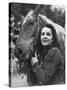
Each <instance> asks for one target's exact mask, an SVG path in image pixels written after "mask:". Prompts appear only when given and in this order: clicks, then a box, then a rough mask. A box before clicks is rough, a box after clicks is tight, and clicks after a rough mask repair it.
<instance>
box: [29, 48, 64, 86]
mask: <svg viewBox="0 0 67 90" xmlns="http://www.w3.org/2000/svg"><path fill="white" fill-rule="evenodd" d="M41 59H42V60H41V63H40V64H39V63H38V62H37V63H35V64H34V65H33V66H31V68H32V69H31V75H30V78H31V77H32V78H31V82H32V85H51V84H52V85H53V84H64V83H65V63H64V59H63V56H62V54H61V52H60V50H59V49H58V48H57V47H52V48H51V49H50V50H49V52H48V54H47V55H46V56H44V57H43V58H41Z"/></svg>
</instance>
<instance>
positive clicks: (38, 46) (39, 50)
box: [36, 24, 60, 54]
mask: <svg viewBox="0 0 67 90" xmlns="http://www.w3.org/2000/svg"><path fill="white" fill-rule="evenodd" d="M44 27H48V28H50V29H51V32H52V35H53V42H52V46H53V47H57V48H60V45H59V41H58V39H57V34H56V30H55V28H54V27H53V26H52V25H51V24H46V25H45V26H43V27H41V28H40V30H39V32H38V36H37V42H36V52H37V53H39V54H42V50H43V47H44V46H43V45H42V44H41V38H40V37H41V32H42V28H44ZM47 47H48V46H47Z"/></svg>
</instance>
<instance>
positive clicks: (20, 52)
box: [14, 48, 23, 58]
mask: <svg viewBox="0 0 67 90" xmlns="http://www.w3.org/2000/svg"><path fill="white" fill-rule="evenodd" d="M22 54H23V52H22V50H21V49H20V48H15V51H14V55H15V57H17V58H19V57H20V56H21V55H22Z"/></svg>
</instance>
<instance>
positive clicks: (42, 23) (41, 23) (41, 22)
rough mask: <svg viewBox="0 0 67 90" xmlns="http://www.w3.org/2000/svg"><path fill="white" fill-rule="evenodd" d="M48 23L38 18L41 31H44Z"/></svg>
mask: <svg viewBox="0 0 67 90" xmlns="http://www.w3.org/2000/svg"><path fill="white" fill-rule="evenodd" d="M46 23H47V22H45V21H44V20H43V19H42V18H41V17H39V16H38V27H39V30H40V29H42V28H43V27H45V25H46Z"/></svg>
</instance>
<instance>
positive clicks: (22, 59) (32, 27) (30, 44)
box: [14, 9, 65, 85]
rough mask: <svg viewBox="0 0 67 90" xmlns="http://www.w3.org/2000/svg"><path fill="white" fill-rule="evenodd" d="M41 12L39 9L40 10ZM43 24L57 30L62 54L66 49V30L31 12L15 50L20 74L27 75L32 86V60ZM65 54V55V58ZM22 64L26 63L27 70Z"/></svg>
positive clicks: (23, 24)
mask: <svg viewBox="0 0 67 90" xmlns="http://www.w3.org/2000/svg"><path fill="white" fill-rule="evenodd" d="M38 11H39V9H38ZM41 23H43V24H44V25H46V24H47V23H49V24H52V25H53V26H54V28H55V29H56V33H57V36H58V40H59V42H60V47H61V51H62V53H63V52H64V48H65V30H64V28H63V27H61V26H60V25H58V24H56V23H54V22H53V21H51V20H50V19H48V18H47V17H46V16H44V15H41V14H39V13H36V11H33V10H31V11H30V12H29V13H28V14H27V16H26V17H25V18H24V20H23V23H22V26H21V31H20V33H19V37H18V39H17V41H16V47H15V50H14V54H15V56H16V57H17V58H18V62H17V63H18V64H19V69H20V70H19V73H25V74H27V81H28V84H29V85H31V81H30V77H31V76H30V70H31V68H30V60H31V58H32V56H34V53H35V52H36V41H37V36H38V32H39V28H40V26H41ZM64 55H65V54H63V56H64ZM22 63H24V65H25V68H23V69H22Z"/></svg>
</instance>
